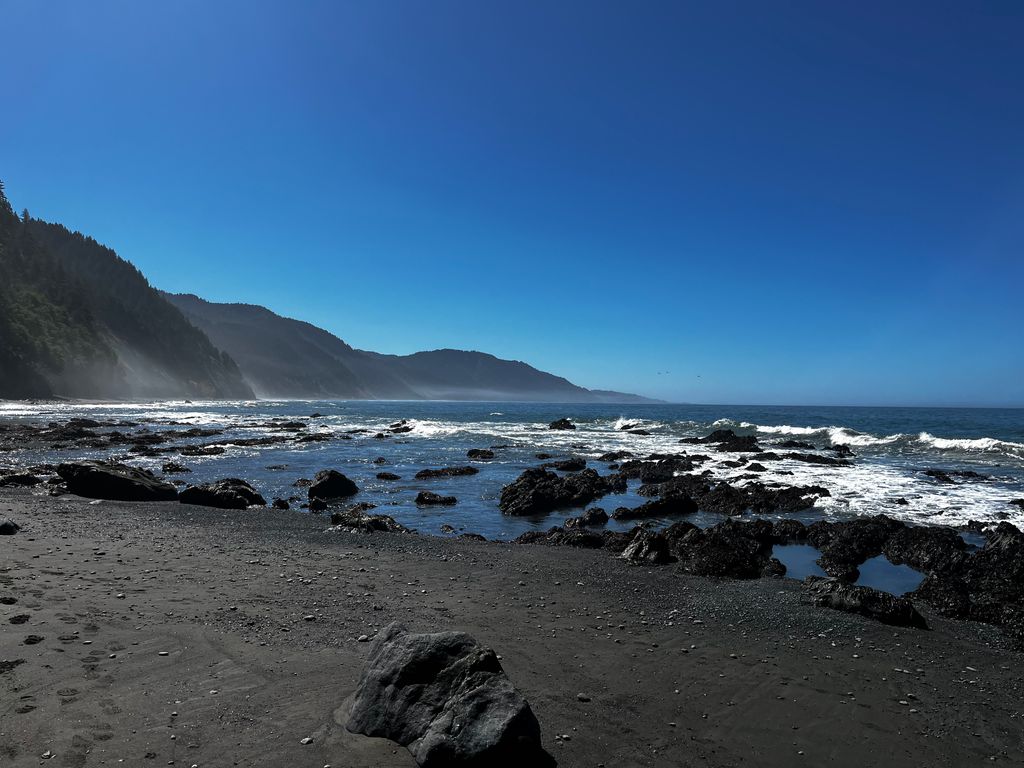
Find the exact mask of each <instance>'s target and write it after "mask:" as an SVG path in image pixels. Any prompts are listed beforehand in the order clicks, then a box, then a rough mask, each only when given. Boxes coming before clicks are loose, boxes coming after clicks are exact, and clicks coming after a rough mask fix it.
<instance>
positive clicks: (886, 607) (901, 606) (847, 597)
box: [803, 576, 928, 629]
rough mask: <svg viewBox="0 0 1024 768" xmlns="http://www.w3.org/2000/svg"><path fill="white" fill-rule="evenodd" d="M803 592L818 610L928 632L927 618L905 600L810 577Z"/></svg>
mask: <svg viewBox="0 0 1024 768" xmlns="http://www.w3.org/2000/svg"><path fill="white" fill-rule="evenodd" d="M803 589H804V594H805V595H806V596H807V598H808V599H809V600H810V602H811V603H812V604H813V605H816V606H819V607H823V608H832V609H833V610H837V611H844V612H846V613H856V614H859V615H861V616H867V617H868V618H872V619H876V620H878V621H880V622H882V623H883V624H891V625H893V626H897V627H916V628H917V629H928V623H927V622H926V621H925V620H924V617H923V616H922V615H921V614H920V613H918V612H917V609H916V608H915V607H914V605H913V603H911V602H910V601H909V600H907V599H906V598H902V597H894V596H893V595H890V594H888V593H887V592H880V591H879V590H877V589H871V588H870V587H857V586H854V585H853V584H846V583H844V582H842V581H840V580H838V579H822V578H820V577H818V576H808V577H807V579H806V580H805V581H804V587H803Z"/></svg>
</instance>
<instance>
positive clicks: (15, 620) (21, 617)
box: [8, 613, 32, 624]
mask: <svg viewBox="0 0 1024 768" xmlns="http://www.w3.org/2000/svg"><path fill="white" fill-rule="evenodd" d="M30 618H32V617H31V616H29V615H28V614H27V613H19V614H18V615H17V616H11V618H9V619H8V621H9V622H11V624H24V623H25V622H26V621H28V620H29V619H30Z"/></svg>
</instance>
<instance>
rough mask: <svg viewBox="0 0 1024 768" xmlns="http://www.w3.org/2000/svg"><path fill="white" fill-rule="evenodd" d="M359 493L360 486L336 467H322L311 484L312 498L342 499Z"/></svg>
mask: <svg viewBox="0 0 1024 768" xmlns="http://www.w3.org/2000/svg"><path fill="white" fill-rule="evenodd" d="M357 493H359V486H357V485H356V484H355V483H354V482H352V480H350V479H349V478H347V477H346V476H345V475H343V474H341V472H338V471H337V470H336V469H322V470H320V471H319V472H317V473H316V477H314V478H313V482H312V483H311V484H310V486H309V498H311V499H314V498H316V499H342V498H345V497H347V496H354V495H355V494H357Z"/></svg>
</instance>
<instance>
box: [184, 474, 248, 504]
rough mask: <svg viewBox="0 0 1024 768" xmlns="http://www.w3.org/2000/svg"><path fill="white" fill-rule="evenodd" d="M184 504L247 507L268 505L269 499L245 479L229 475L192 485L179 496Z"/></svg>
mask: <svg viewBox="0 0 1024 768" xmlns="http://www.w3.org/2000/svg"><path fill="white" fill-rule="evenodd" d="M178 501H180V502H181V503H182V504H196V505H198V506H201V507H217V508H218V509H246V508H248V507H263V506H266V504H267V500H266V499H264V498H263V496H261V495H260V494H259V493H258V492H257V491H256V489H255V488H253V487H252V486H251V485H249V484H248V483H247V482H245V480H240V479H239V478H237V477H227V478H224V479H223V480H217V481H215V482H212V483H205V484H203V485H190V486H189V487H188V488H186V489H185V490H183V491H182V492H181V494H180V495H179V496H178Z"/></svg>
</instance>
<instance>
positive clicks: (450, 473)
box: [416, 467, 480, 480]
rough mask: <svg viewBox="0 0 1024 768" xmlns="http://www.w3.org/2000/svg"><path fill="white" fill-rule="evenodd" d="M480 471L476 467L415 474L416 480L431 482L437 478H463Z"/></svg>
mask: <svg viewBox="0 0 1024 768" xmlns="http://www.w3.org/2000/svg"><path fill="white" fill-rule="evenodd" d="M479 471H480V470H479V469H477V468H476V467H443V468H441V469H421V470H420V471H419V472H417V473H416V479H417V480H433V479H435V478H438V477H464V476H466V475H475V474H477V473H478V472H479Z"/></svg>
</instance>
